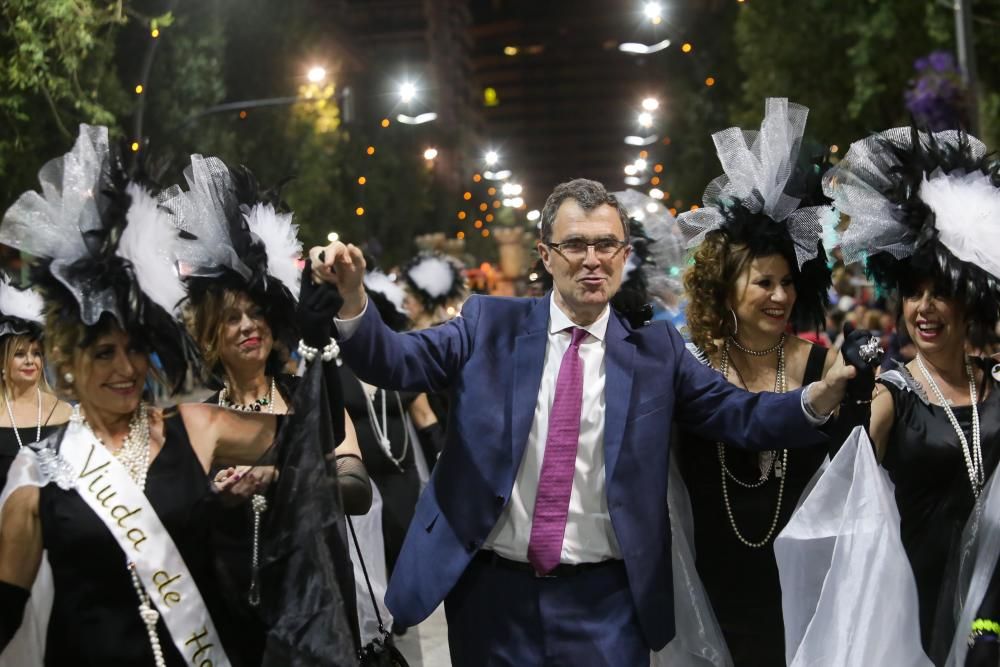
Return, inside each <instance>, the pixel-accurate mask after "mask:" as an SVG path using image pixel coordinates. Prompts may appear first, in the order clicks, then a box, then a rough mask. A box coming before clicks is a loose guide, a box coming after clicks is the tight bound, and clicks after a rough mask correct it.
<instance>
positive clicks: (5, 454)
mask: <svg viewBox="0 0 1000 667" xmlns="http://www.w3.org/2000/svg"><path fill="white" fill-rule="evenodd" d="M0 364H2V365H0V388H2V389H3V393H2V395H0V402H2V403H3V405H4V409H3V410H0V489H3V487H4V485H5V484H6V482H7V471H8V470H9V469H10V464H11V463H13V462H14V457H15V456H17V453H18V452H19V451H20V450H21V448H22V447H24V446H25V445H26V444H31V443H35V442H39V441H41V440H42V439H43V438H44V437H46V436H48V435H49V434H50V433H52V432H53V431H54V430H56V428H58V427H59V426H60V425H61V424H65V423H66V420H67V419H69V415H70V406H69V404H68V403H66V402H65V401H60V400H59V399H58V398H56V397H55V395H54V394H53V393H52V389H51V388H50V387H49V383H48V381H47V380H46V379H45V357H44V356H43V354H42V299H41V297H40V296H38V295H37V294H36V293H35V292H33V291H32V290H30V289H24V290H20V289H17V288H16V287H14V286H13V285H11V284H10V282H9V281H8V279H7V277H6V276H0Z"/></svg>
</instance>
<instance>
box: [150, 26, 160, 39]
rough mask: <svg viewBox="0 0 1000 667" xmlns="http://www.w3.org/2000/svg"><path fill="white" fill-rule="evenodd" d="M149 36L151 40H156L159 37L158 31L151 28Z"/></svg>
mask: <svg viewBox="0 0 1000 667" xmlns="http://www.w3.org/2000/svg"><path fill="white" fill-rule="evenodd" d="M149 36H150V37H152V38H153V39H156V38H157V37H159V36H160V29H159V28H153V29H152V30H150V31H149Z"/></svg>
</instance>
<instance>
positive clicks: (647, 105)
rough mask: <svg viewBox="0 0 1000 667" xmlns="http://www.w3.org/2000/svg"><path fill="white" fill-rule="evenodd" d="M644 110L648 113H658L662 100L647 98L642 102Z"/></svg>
mask: <svg viewBox="0 0 1000 667" xmlns="http://www.w3.org/2000/svg"><path fill="white" fill-rule="evenodd" d="M642 108H643V109H645V110H646V111H656V110H657V109H659V108H660V100H658V99H656V98H655V97H647V98H646V99H644V100H643V101H642Z"/></svg>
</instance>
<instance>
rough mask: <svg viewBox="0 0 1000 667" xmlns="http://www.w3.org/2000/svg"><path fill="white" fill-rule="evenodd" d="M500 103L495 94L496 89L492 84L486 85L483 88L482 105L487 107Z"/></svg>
mask: <svg viewBox="0 0 1000 667" xmlns="http://www.w3.org/2000/svg"><path fill="white" fill-rule="evenodd" d="M499 104H500V96H499V95H497V89H496V88H493V87H492V86H488V87H486V88H484V89H483V105H484V106H488V107H495V106H498V105H499Z"/></svg>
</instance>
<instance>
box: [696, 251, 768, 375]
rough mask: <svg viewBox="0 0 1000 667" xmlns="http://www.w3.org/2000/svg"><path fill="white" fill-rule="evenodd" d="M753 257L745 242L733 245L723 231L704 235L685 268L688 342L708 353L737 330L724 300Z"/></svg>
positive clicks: (715, 349)
mask: <svg viewBox="0 0 1000 667" xmlns="http://www.w3.org/2000/svg"><path fill="white" fill-rule="evenodd" d="M752 259H753V258H752V257H751V256H750V248H749V247H748V246H746V245H738V246H737V245H732V244H730V243H729V241H728V240H727V239H726V236H725V234H723V233H722V232H721V231H714V232H710V233H709V234H708V235H706V236H705V240H704V241H702V243H701V245H699V246H698V248H697V249H696V250H695V252H694V254H693V255H692V260H693V263H692V264H691V266H689V267H688V268H687V270H686V271H685V272H684V290H685V291H686V292H687V296H688V305H687V311H686V313H687V317H686V319H687V328H688V332H689V334H690V336H691V342H693V343H694V344H695V345H696V346H698V348H699V349H701V350H702V351H704V352H705V354H707V355H709V356H713V355H714V354H716V353H717V352H718V351H719V349H720V348H719V345H718V343H717V341H720V340H722V339H724V338H727V337H728V336H731V335H732V334H733V333H735V331H736V330H735V328H734V322H733V321H732V316H731V315H730V314H729V313H728V312H727V311H728V310H729V307H728V306H727V305H726V302H727V300H728V299H729V293H730V291H731V290H732V288H733V285H734V284H735V282H736V279H737V277H739V275H740V274H741V273H743V270H744V269H745V268H746V266H747V265H748V264H749V263H750V261H751V260H752Z"/></svg>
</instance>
